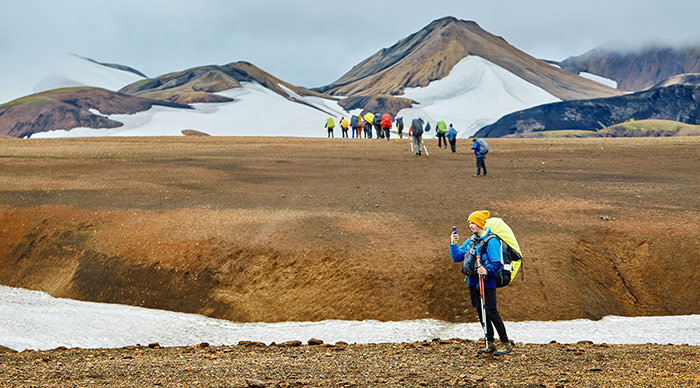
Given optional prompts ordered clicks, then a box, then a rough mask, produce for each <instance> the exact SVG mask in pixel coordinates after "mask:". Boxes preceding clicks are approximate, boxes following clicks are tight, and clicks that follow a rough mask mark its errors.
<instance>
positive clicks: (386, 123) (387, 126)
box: [382, 113, 391, 140]
mask: <svg viewBox="0 0 700 388" xmlns="http://www.w3.org/2000/svg"><path fill="white" fill-rule="evenodd" d="M382 130H384V137H386V139H387V140H389V131H390V130H391V116H390V115H389V114H388V113H384V114H383V115H382Z"/></svg>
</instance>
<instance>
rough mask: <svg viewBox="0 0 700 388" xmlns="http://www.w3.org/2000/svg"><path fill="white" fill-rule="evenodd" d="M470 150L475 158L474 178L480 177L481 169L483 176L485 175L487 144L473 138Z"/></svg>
mask: <svg viewBox="0 0 700 388" xmlns="http://www.w3.org/2000/svg"><path fill="white" fill-rule="evenodd" d="M472 149H473V150H474V156H475V157H476V173H475V174H474V176H479V175H481V169H482V168H483V169H484V175H486V153H487V152H489V146H488V143H486V141H485V140H479V139H477V138H474V139H473V140H472Z"/></svg>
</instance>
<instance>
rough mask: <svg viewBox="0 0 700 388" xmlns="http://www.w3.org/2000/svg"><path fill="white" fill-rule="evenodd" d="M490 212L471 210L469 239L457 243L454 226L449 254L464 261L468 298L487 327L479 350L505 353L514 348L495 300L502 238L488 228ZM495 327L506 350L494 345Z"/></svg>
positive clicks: (498, 353) (457, 235) (453, 258)
mask: <svg viewBox="0 0 700 388" xmlns="http://www.w3.org/2000/svg"><path fill="white" fill-rule="evenodd" d="M490 216H491V214H490V213H489V212H488V211H487V210H479V211H475V212H473V213H471V214H470V215H469V217H468V218H467V221H468V222H469V230H470V231H471V232H472V235H471V236H470V237H469V238H468V239H467V241H465V242H464V244H462V246H458V245H457V243H458V242H459V234H458V233H457V228H455V227H453V228H452V236H451V239H450V255H451V256H452V261H454V262H455V263H459V262H461V263H462V273H463V274H464V275H466V282H467V286H468V287H469V297H470V299H471V303H472V307H475V308H476V311H477V314H478V315H479V321H480V322H481V325H482V326H483V327H484V336H485V337H486V338H485V339H486V344H485V349H479V350H478V351H477V353H479V354H481V353H491V354H494V355H497V356H498V355H503V354H507V353H510V352H512V351H513V347H512V346H511V344H510V340H509V339H508V334H507V333H506V327H505V325H504V324H503V320H502V319H501V316H500V315H499V314H498V310H497V301H496V286H497V280H496V277H495V275H496V273H497V272H498V271H499V270H501V269H502V268H503V262H502V259H501V252H502V251H501V248H502V246H501V244H502V242H501V240H500V239H498V238H493V237H494V236H495V234H493V233H491V229H490V228H487V227H486V220H488V219H489V217H490ZM494 327H495V328H496V331H497V332H498V337H499V338H500V340H501V343H502V344H503V350H500V351H496V345H495V344H494V338H493V334H494V333H493V328H494Z"/></svg>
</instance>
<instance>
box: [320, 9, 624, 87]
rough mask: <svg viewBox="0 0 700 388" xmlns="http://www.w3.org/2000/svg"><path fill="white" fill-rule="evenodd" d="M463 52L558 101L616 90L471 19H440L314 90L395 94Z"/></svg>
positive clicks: (437, 73) (439, 74)
mask: <svg viewBox="0 0 700 388" xmlns="http://www.w3.org/2000/svg"><path fill="white" fill-rule="evenodd" d="M468 55H476V56H480V57H482V58H484V59H487V60H489V61H491V62H493V63H495V64H496V65H498V66H501V67H503V68H504V69H506V70H508V71H510V72H512V73H513V74H515V75H517V76H518V77H521V78H523V79H525V80H526V81H528V82H530V83H533V84H535V85H538V86H539V87H541V88H543V89H544V90H546V91H547V92H549V93H551V94H552V95H554V96H556V97H558V98H560V99H564V100H567V99H580V98H594V97H606V96H613V95H618V94H620V92H619V91H617V90H615V89H612V88H609V87H607V86H604V85H601V84H598V83H596V82H594V81H591V80H587V79H584V78H582V77H579V76H574V77H572V74H571V73H569V72H566V71H563V70H561V69H558V68H556V67H553V66H551V65H549V64H547V63H545V62H543V61H541V60H539V59H536V58H534V57H532V56H530V55H528V54H527V53H525V52H523V51H521V50H519V49H517V48H515V47H513V46H511V45H510V44H508V42H507V41H506V40H505V39H503V38H502V37H500V36H496V35H493V34H491V33H489V32H487V31H485V30H483V29H482V28H481V27H480V26H479V25H478V24H477V23H476V22H474V21H465V20H459V19H457V18H454V17H451V16H450V17H444V18H440V19H437V20H434V21H433V22H431V23H430V24H428V25H427V26H426V27H424V28H423V29H421V30H419V31H417V32H415V33H413V34H411V35H409V36H408V37H406V38H404V39H402V40H399V41H398V42H397V43H395V44H394V45H392V46H390V47H388V48H383V49H381V50H379V51H377V52H376V53H374V54H373V55H371V56H369V57H368V58H366V59H365V60H363V61H362V62H360V63H359V64H357V65H355V66H354V67H353V68H352V69H351V70H350V71H348V72H347V73H345V74H344V75H343V76H341V77H340V78H339V79H338V80H336V81H334V82H332V83H330V84H328V85H325V86H321V87H317V88H314V90H317V91H320V92H324V93H328V94H331V95H345V96H356V95H361V94H389V95H401V94H402V93H403V90H404V89H405V88H414V87H425V86H427V85H428V84H429V83H430V82H431V81H435V80H438V79H442V78H444V77H445V76H447V75H448V74H449V72H450V70H451V69H452V68H453V67H454V65H455V64H456V63H457V62H459V61H460V60H461V59H462V58H464V57H465V56H468Z"/></svg>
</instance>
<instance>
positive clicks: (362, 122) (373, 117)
mask: <svg viewBox="0 0 700 388" xmlns="http://www.w3.org/2000/svg"><path fill="white" fill-rule="evenodd" d="M338 124H339V125H340V129H341V131H342V135H343V138H349V137H350V136H349V135H348V131H351V133H352V138H353V139H355V138H357V139H361V138H362V136H363V134H364V137H365V138H366V139H371V138H372V129H373V128H374V130H375V131H376V137H377V139H387V140H389V139H390V137H391V129H392V127H393V126H394V125H395V126H396V133H397V135H398V136H399V138H400V139H402V138H403V129H404V124H403V117H397V118H396V119H395V120H393V122H392V119H391V115H389V114H388V113H384V114H379V113H370V112H367V113H365V114H364V115H352V116H351V117H350V121H348V120H347V119H346V118H345V116H343V117H341V119H340V121H339V123H338ZM435 126H436V128H435V132H436V134H437V138H438V147H440V148H447V144H448V141H449V144H450V148H451V149H452V152H456V149H457V148H456V143H457V130H455V129H454V126H453V125H452V124H450V126H449V128H448V127H447V124H446V123H445V120H440V121H438V122H437V123H436V125H435ZM324 128H326V129H327V130H328V137H335V136H334V133H333V131H334V129H335V121H334V120H333V118H332V117H328V118H327V119H326V125H325V126H324ZM414 128H415V129H414ZM424 131H425V132H429V131H430V123H428V124H427V125H426V126H425V128H423V119H421V118H418V119H413V121H412V122H411V126H410V127H409V130H408V135H409V136H411V137H412V138H413V139H412V140H413V143H414V145H415V147H414V148H415V150H416V151H415V152H416V155H420V154H421V151H420V144H421V143H422V136H423V132H424ZM416 138H417V139H416Z"/></svg>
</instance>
